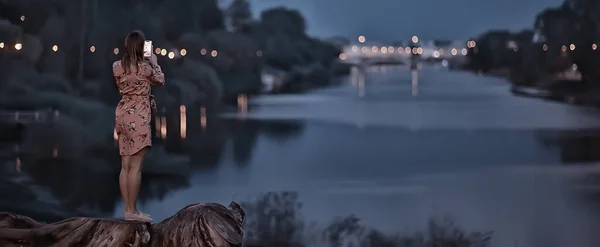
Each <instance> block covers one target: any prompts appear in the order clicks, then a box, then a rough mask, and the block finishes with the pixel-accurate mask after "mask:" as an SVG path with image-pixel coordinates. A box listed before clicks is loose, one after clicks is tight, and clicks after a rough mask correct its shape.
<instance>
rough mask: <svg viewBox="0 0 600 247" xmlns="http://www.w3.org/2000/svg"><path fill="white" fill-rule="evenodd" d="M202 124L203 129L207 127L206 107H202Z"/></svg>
mask: <svg viewBox="0 0 600 247" xmlns="http://www.w3.org/2000/svg"><path fill="white" fill-rule="evenodd" d="M200 126H202V129H206V108H204V107H202V108H200Z"/></svg>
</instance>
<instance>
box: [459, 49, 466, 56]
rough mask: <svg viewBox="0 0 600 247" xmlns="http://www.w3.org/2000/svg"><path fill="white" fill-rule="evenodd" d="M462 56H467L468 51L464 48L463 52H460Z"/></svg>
mask: <svg viewBox="0 0 600 247" xmlns="http://www.w3.org/2000/svg"><path fill="white" fill-rule="evenodd" d="M460 53H461V54H463V56H465V55H467V49H466V48H463V49H462V51H461V52H460Z"/></svg>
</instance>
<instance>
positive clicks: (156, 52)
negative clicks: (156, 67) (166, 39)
mask: <svg viewBox="0 0 600 247" xmlns="http://www.w3.org/2000/svg"><path fill="white" fill-rule="evenodd" d="M154 53H155V54H156V55H158V54H160V48H158V47H157V48H156V49H154Z"/></svg>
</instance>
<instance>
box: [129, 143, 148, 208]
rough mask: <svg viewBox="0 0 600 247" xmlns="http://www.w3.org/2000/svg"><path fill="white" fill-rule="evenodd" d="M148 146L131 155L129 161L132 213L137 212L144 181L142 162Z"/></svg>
mask: <svg viewBox="0 0 600 247" xmlns="http://www.w3.org/2000/svg"><path fill="white" fill-rule="evenodd" d="M147 151H148V148H143V149H142V150H140V151H139V152H137V153H136V154H134V155H132V156H131V162H130V163H129V173H128V174H127V196H128V202H129V204H130V205H131V207H132V208H131V211H128V212H130V213H137V212H138V210H137V197H138V193H139V192H140V185H141V183H142V163H143V162H144V157H145V156H146V152H147Z"/></svg>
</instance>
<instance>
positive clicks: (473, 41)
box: [467, 40, 477, 48]
mask: <svg viewBox="0 0 600 247" xmlns="http://www.w3.org/2000/svg"><path fill="white" fill-rule="evenodd" d="M476 45H477V43H475V40H469V42H467V47H468V48H475V46H476Z"/></svg>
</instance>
